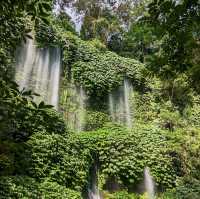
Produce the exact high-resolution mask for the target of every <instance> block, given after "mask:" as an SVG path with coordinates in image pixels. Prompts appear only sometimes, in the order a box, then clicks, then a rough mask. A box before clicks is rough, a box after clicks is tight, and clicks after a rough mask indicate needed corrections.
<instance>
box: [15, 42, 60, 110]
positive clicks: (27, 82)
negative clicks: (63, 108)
mask: <svg viewBox="0 0 200 199" xmlns="http://www.w3.org/2000/svg"><path fill="white" fill-rule="evenodd" d="M60 54H61V53H60V49H59V48H43V49H39V48H37V47H36V45H35V43H34V40H32V39H28V40H27V41H26V43H23V45H22V46H21V47H19V48H18V50H17V53H16V73H15V79H16V81H17V83H18V84H19V88H20V90H22V89H25V90H32V91H33V92H35V93H37V94H39V95H40V97H37V98H36V99H35V100H36V101H39V100H40V101H41V100H43V101H45V102H46V103H48V104H51V105H53V106H54V107H55V108H56V109H57V108H58V100H59V96H58V95H59V81H60V65H61V57H60Z"/></svg>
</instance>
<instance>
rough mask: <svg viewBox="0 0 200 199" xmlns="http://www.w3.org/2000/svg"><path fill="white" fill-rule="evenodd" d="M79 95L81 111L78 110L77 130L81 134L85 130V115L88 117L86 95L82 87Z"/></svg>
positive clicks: (78, 92) (78, 91)
mask: <svg viewBox="0 0 200 199" xmlns="http://www.w3.org/2000/svg"><path fill="white" fill-rule="evenodd" d="M77 95H78V99H79V109H78V117H77V127H76V129H77V131H78V132H81V131H83V130H84V121H85V115H86V111H85V108H86V107H85V105H86V104H85V100H86V94H85V91H84V90H83V87H82V86H80V88H79V89H78V90H77Z"/></svg>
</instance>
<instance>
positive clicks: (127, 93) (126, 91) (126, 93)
mask: <svg viewBox="0 0 200 199" xmlns="http://www.w3.org/2000/svg"><path fill="white" fill-rule="evenodd" d="M131 91H132V86H131V84H130V82H129V81H128V80H127V79H125V80H124V106H125V114H126V117H125V119H126V124H127V126H128V128H131V127H132V118H131V110H130V103H129V100H130V93H131Z"/></svg>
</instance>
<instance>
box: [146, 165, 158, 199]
mask: <svg viewBox="0 0 200 199" xmlns="http://www.w3.org/2000/svg"><path fill="white" fill-rule="evenodd" d="M144 186H145V191H146V192H147V197H148V199H154V198H155V189H154V187H155V186H154V181H153V177H152V176H151V174H150V170H149V168H148V167H146V168H145V169H144Z"/></svg>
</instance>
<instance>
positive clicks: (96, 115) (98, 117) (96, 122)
mask: <svg viewBox="0 0 200 199" xmlns="http://www.w3.org/2000/svg"><path fill="white" fill-rule="evenodd" d="M107 122H110V118H109V116H108V115H107V114H105V113H102V112H95V111H88V112H87V114H86V121H85V123H86V125H85V130H87V131H91V130H96V129H99V128H102V127H103V126H104V124H105V123H107Z"/></svg>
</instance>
